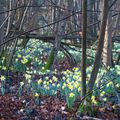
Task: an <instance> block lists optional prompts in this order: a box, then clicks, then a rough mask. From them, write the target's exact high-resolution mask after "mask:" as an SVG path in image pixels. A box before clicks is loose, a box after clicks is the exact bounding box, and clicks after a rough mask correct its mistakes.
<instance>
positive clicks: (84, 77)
mask: <svg viewBox="0 0 120 120" xmlns="http://www.w3.org/2000/svg"><path fill="white" fill-rule="evenodd" d="M82 6H83V8H82V11H83V13H82V19H83V20H82V21H83V24H82V32H83V38H82V41H81V42H82V63H81V66H82V68H81V69H82V97H84V96H85V95H86V36H87V0H83V3H82Z"/></svg>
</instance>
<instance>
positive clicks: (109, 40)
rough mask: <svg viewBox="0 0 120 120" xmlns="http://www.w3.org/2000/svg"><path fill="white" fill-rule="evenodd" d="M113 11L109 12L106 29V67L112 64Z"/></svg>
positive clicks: (104, 49)
mask: <svg viewBox="0 0 120 120" xmlns="http://www.w3.org/2000/svg"><path fill="white" fill-rule="evenodd" d="M111 21H112V12H111V11H110V12H109V14H108V20H107V26H106V31H105V39H104V48H103V63H104V64H105V66H106V67H108V66H112V22H111Z"/></svg>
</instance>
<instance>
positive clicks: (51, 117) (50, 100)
mask: <svg viewBox="0 0 120 120" xmlns="http://www.w3.org/2000/svg"><path fill="white" fill-rule="evenodd" d="M12 77H13V78H14V83H12V87H10V89H12V91H13V92H12V93H9V90H6V92H7V93H6V94H5V95H1V94H0V120H120V107H117V108H113V106H112V104H111V103H106V105H105V106H104V107H100V106H95V107H94V117H89V116H88V115H87V114H84V115H79V114H78V113H77V112H76V111H77V110H76V108H78V105H79V104H78V103H79V102H78V101H76V102H75V103H74V106H73V109H72V110H69V109H68V108H67V105H66V102H65V101H64V100H63V99H62V98H60V97H59V94H58V97H54V96H43V95H42V96H40V98H39V100H40V101H39V105H38V104H36V99H35V96H34V95H33V94H32V93H30V94H29V95H26V92H24V93H23V95H22V96H21V97H18V85H17V83H18V82H17V79H16V75H13V76H12Z"/></svg>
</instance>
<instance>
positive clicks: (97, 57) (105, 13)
mask: <svg viewBox="0 0 120 120" xmlns="http://www.w3.org/2000/svg"><path fill="white" fill-rule="evenodd" d="M108 3H109V0H103V12H102V22H101V28H100V34H99V38H98V41H99V42H98V47H97V48H98V49H97V52H96V55H95V61H94V65H93V69H92V72H91V77H90V81H89V84H88V92H91V91H92V90H93V87H94V84H95V80H96V77H97V74H98V70H99V67H100V61H101V55H102V51H103V46H104V36H105V29H106V25H107V16H108V7H109V5H108Z"/></svg>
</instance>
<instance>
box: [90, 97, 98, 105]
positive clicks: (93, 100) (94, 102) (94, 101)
mask: <svg viewBox="0 0 120 120" xmlns="http://www.w3.org/2000/svg"><path fill="white" fill-rule="evenodd" d="M91 99H92V103H93V104H95V105H96V104H97V101H96V99H95V96H92V98H91Z"/></svg>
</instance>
